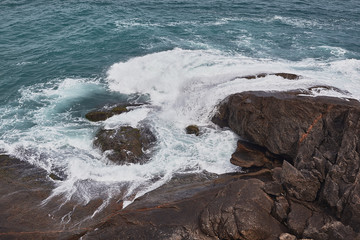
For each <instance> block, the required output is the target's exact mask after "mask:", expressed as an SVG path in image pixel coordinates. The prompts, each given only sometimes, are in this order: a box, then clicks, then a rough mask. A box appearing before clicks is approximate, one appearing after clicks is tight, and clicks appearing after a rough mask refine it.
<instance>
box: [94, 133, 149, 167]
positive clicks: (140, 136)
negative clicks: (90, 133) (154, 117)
mask: <svg viewBox="0 0 360 240" xmlns="http://www.w3.org/2000/svg"><path fill="white" fill-rule="evenodd" d="M155 140H156V139H155V136H154V135H153V134H152V133H151V131H150V130H149V129H148V128H141V129H137V128H133V127H129V126H125V127H120V128H118V129H110V130H106V129H101V130H99V131H98V133H97V134H96V138H95V140H94V145H95V146H97V147H99V148H100V149H101V150H102V151H103V152H105V153H106V155H107V157H108V159H110V160H111V161H113V162H115V163H117V164H126V163H144V162H146V160H148V157H149V156H148V155H147V154H146V152H145V151H146V150H148V149H149V148H150V147H151V146H152V144H153V143H154V142H155Z"/></svg>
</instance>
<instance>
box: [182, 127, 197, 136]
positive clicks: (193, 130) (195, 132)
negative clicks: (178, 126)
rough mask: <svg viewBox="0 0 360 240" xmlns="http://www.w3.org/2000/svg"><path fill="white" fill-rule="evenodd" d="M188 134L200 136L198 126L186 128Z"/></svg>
mask: <svg viewBox="0 0 360 240" xmlns="http://www.w3.org/2000/svg"><path fill="white" fill-rule="evenodd" d="M185 130H186V133H187V134H194V135H196V136H199V134H200V129H199V127H198V126H196V125H189V126H187V127H186V128H185Z"/></svg>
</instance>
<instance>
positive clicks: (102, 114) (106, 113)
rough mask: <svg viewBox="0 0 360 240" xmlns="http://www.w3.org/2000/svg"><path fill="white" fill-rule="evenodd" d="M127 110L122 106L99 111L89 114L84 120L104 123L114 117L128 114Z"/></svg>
mask: <svg viewBox="0 0 360 240" xmlns="http://www.w3.org/2000/svg"><path fill="white" fill-rule="evenodd" d="M128 111H129V110H128V109H127V108H126V106H124V105H119V106H116V107H113V108H111V109H101V110H96V111H92V112H89V113H87V114H86V115H85V118H86V119H87V120H89V121H92V122H98V121H104V120H106V119H108V118H110V117H112V116H114V115H117V114H121V113H124V112H128Z"/></svg>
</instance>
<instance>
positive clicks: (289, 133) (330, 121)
mask: <svg viewBox="0 0 360 240" xmlns="http://www.w3.org/2000/svg"><path fill="white" fill-rule="evenodd" d="M305 92H306V91H305ZM303 93H304V91H302V90H299V91H291V92H244V93H239V94H234V95H231V96H229V97H228V98H227V99H225V100H224V101H223V102H222V103H221V104H220V105H219V106H218V113H217V114H216V115H215V116H214V118H213V122H215V123H217V124H219V125H220V126H227V127H230V128H231V129H232V130H234V132H236V133H237V134H239V135H240V136H241V137H243V138H245V139H246V140H248V141H250V142H251V143H253V144H257V145H259V146H261V147H265V148H266V149H267V150H268V151H270V152H271V153H273V154H276V155H277V156H281V158H282V160H283V164H282V167H281V168H280V169H279V168H277V170H276V171H275V172H273V173H274V174H275V173H276V174H275V175H276V176H275V175H274V176H273V177H274V179H276V181H277V182H278V183H280V184H281V185H282V187H283V188H284V189H285V191H286V198H287V200H288V202H289V206H290V207H289V212H288V214H286V212H287V211H288V210H286V207H282V206H284V203H282V204H281V203H280V202H279V201H277V203H276V204H275V208H274V210H273V213H274V214H275V215H276V218H277V219H279V220H280V221H284V220H285V219H286V221H285V222H284V224H285V225H286V226H287V227H288V228H289V229H290V230H291V231H290V232H291V233H293V234H295V235H296V236H297V237H310V238H314V239H357V237H359V235H358V232H359V231H360V228H359V227H360V224H359V219H360V211H359V209H360V201H358V199H360V197H359V195H360V192H359V190H360V189H359V183H358V182H359V181H358V179H359V178H360V174H359V165H360V159H359V156H360V155H359V149H360V142H359V137H360V121H359V119H360V103H359V102H358V101H356V100H351V99H347V100H344V99H339V98H333V97H312V96H303V95H302V94H303ZM285 205H286V204H285ZM285 215H287V216H285ZM315 217H317V219H318V221H315V220H314V219H315ZM315 222H317V223H316V224H318V225H316V226H314V225H315ZM345 229H347V230H345ZM345 232H346V234H345Z"/></svg>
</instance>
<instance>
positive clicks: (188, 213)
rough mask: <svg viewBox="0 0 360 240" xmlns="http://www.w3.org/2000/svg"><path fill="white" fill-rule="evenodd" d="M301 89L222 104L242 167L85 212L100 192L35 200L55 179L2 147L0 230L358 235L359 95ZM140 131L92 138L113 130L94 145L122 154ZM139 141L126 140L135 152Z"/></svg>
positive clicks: (171, 235) (134, 235) (179, 178)
mask: <svg viewBox="0 0 360 240" xmlns="http://www.w3.org/2000/svg"><path fill="white" fill-rule="evenodd" d="M306 91H310V90H305V91H304V90H299V91H291V92H271V93H269V92H245V93H239V94H234V95H231V96H229V97H228V98H227V99H225V100H224V101H223V102H222V103H221V104H220V105H219V107H218V110H219V111H218V113H217V114H216V115H215V116H214V118H213V121H214V122H216V123H217V124H219V125H220V126H227V127H230V128H231V129H232V130H233V131H234V132H236V133H237V134H239V136H240V137H242V138H243V139H245V141H243V140H242V141H239V142H238V145H237V149H236V151H235V152H234V154H233V155H232V158H231V162H233V163H234V164H236V165H238V166H240V167H242V168H243V170H244V172H238V173H233V174H223V175H216V174H209V173H206V172H204V173H202V174H183V175H176V176H174V177H173V179H172V180H170V181H169V182H168V183H166V184H164V185H163V186H161V187H160V188H158V189H155V190H153V191H151V192H148V193H147V194H145V195H144V196H142V197H140V198H138V199H136V200H135V201H134V202H133V203H132V204H130V205H129V206H127V207H126V208H125V209H122V204H121V202H117V201H115V199H114V201H113V202H111V203H110V204H109V205H108V207H107V208H105V210H103V211H102V212H101V214H99V215H96V216H95V217H94V218H88V219H89V220H88V221H83V220H84V217H85V216H89V213H93V212H94V211H95V210H96V209H97V207H99V206H100V205H101V204H102V202H103V200H101V199H94V200H92V201H91V202H89V203H88V204H87V205H85V206H78V205H77V203H76V201H75V200H74V201H73V200H71V201H69V202H67V203H66V204H64V205H63V206H62V208H61V209H60V210H59V208H58V206H59V205H60V204H62V203H63V202H62V201H63V199H61V198H59V199H53V200H52V201H51V202H50V203H48V204H46V205H44V206H40V205H39V203H41V202H42V201H43V200H44V199H46V198H47V197H48V196H49V194H50V192H51V190H52V189H53V187H54V184H55V183H54V181H52V180H50V177H49V176H48V174H47V173H46V172H44V171H41V170H38V169H37V170H36V168H35V170H31V171H30V170H29V171H30V172H28V169H34V167H32V166H29V165H28V164H26V163H22V162H21V161H19V160H16V159H15V160H14V162H12V160H11V158H9V157H8V156H7V157H1V156H0V163H1V165H0V181H1V182H2V183H4V184H1V185H0V194H1V196H2V197H1V198H0V209H1V210H3V211H0V230H1V231H0V238H2V237H4V239H19V238H21V237H23V239H54V238H55V239H79V238H80V237H81V239H114V238H117V239H204V240H205V239H241V240H255V239H259V240H260V239H274V240H275V239H315V240H317V239H319V240H327V239H360V235H359V225H360V223H359V221H360V220H359V219H360V210H359V209H360V201H358V200H359V199H360V196H359V194H360V189H359V188H360V186H359V178H360V174H359V168H360V159H359V152H358V150H359V149H360V145H359V144H360V141H359V136H360V121H359V120H360V103H359V102H357V101H354V100H343V99H338V98H330V97H308V96H303V95H302V94H303V93H304V92H306ZM141 131H145V135H147V134H150V133H149V132H146V131H147V130H141V129H134V128H131V127H122V129H120V130H118V131H116V130H100V132H99V133H98V138H97V140H98V139H102V138H104V139H110V140H109V142H106V143H105V144H102V145H98V146H99V147H100V148H101V149H102V150H103V151H105V152H108V153H109V154H110V153H113V154H114V153H116V154H118V156H117V157H115V158H114V159H119V158H120V157H123V155H121V154H123V153H122V152H121V151H122V150H123V149H125V148H123V146H126V144H129V143H131V142H133V143H134V144H133V145H131V146H132V147H134V146H138V144H139V143H140V144H143V145H146V144H150V145H151V142H152V140H153V139H152V137H149V136H148V139H147V138H146V137H145V140H144V139H142V134H141ZM103 135H104V136H103ZM97 140H96V141H97ZM104 141H105V140H104ZM106 141H107V140H106ZM119 145H120V147H119V149H120V151H119V152H116V151H114V150H115V149H116V148H114V146H119ZM139 149H140V148H138V147H134V148H131V149H130V150H132V151H133V152H134V153H138V154H139V156H140V157H139V159H141V158H142V157H141V156H142V155H141V154H144V153H143V152H142V151H140V150H141V149H140V150H139ZM110 150H112V152H111V151H110ZM130 150H126V151H130ZM115 156H116V155H115ZM126 157H128V159H130V160H131V159H132V157H134V156H133V155H126V156H125V158H126ZM135 158H136V159H138V158H137V157H134V159H135ZM140 163H141V162H140ZM24 164H25V165H24ZM121 164H123V163H122V162H121ZM24 199H26V201H24ZM9 206H10V207H9ZM74 206H76V208H74ZM74 209H75V210H74ZM69 212H71V216H72V217H71V221H69V222H67V221H63V219H64V218H63V217H64V216H65V215H66V214H67V213H69ZM49 213H50V215H49Z"/></svg>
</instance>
